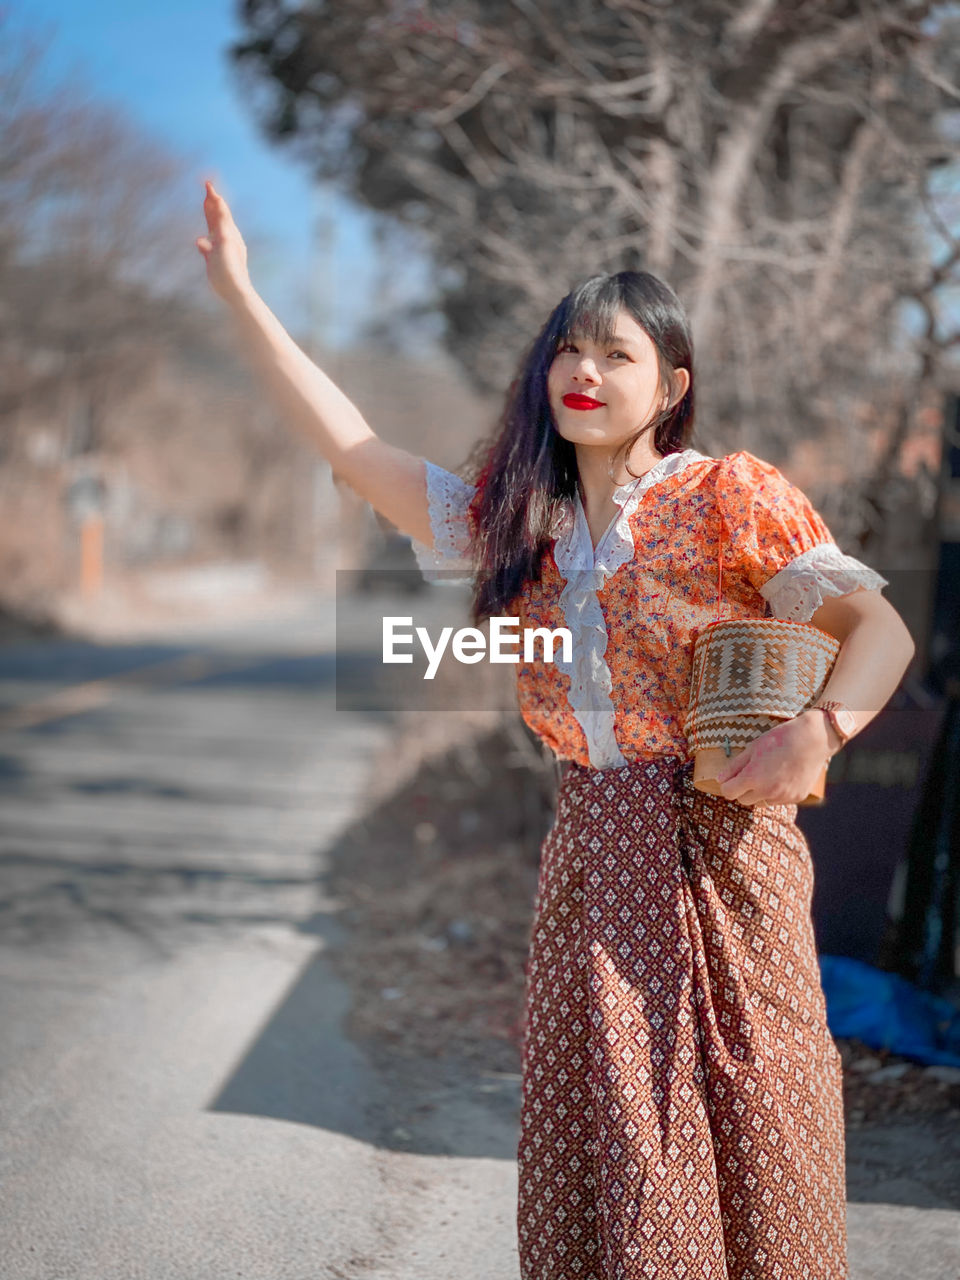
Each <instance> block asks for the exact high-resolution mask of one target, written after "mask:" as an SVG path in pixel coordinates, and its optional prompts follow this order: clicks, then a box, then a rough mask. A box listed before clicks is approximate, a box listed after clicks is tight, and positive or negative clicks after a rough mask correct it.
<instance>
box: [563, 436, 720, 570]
mask: <svg viewBox="0 0 960 1280" xmlns="http://www.w3.org/2000/svg"><path fill="white" fill-rule="evenodd" d="M710 461H714V459H711V458H710V457H708V455H707V454H703V453H699V452H698V451H697V450H696V449H683V450H682V451H681V452H680V453H668V454H667V455H666V456H665V457H663V458H660V459H659V461H657V462H655V463H654V464H653V466H652V467H651V468H650V469H649V470H648V471H645V472H644V473H643V475H642V476H640V477H639V479H637V480H631V481H630V482H629V484H621V485H617V487H616V488H615V489H614V490H613V493H612V494H611V495H610V496H611V497H612V498H613V501H614V502H615V503H616V504H617V506H618V507H619V508H620V513H619V515H617V516H615V517H614V519H613V521H612V522H611V525H610V526H608V527H607V529H606V531H605V532H604V534H603V536H602V537H601V539H600V541H599V543H598V544H597V549H596V551H594V548H593V541H592V539H591V537H590V529H589V526H588V525H587V517H586V514H585V512H584V510H583V503H582V502H581V501H580V495H579V493H578V494H577V495H576V496H575V497H574V498H572V499H567V501H566V502H565V503H564V507H563V510H562V511H561V513H560V515H559V517H558V518H557V520H556V522H555V523H554V526H553V529H552V530H551V532H552V533H553V536H554V537H555V538H556V540H557V542H556V546H555V547H554V559H555V560H556V562H557V568H558V569H559V570H560V572H561V573H562V574H563V575H564V577H566V576H567V575H566V574H565V573H564V568H565V567H566V568H568V569H571V570H573V569H576V570H578V571H583V570H587V571H591V570H592V571H593V572H594V574H595V575H596V577H597V585H596V588H595V589H596V590H600V589H602V587H603V585H604V583H605V582H606V580H607V579H608V578H610V577H612V576H613V574H615V573H616V572H617V570H618V569H619V568H621V567H622V566H623V565H625V564H626V563H627V562H628V561H630V560H632V559H633V555H634V545H633V535H632V534H631V532H630V517H631V516H632V515H633V514H634V512H635V511H636V509H637V507H638V506H639V505H640V499H641V498H642V497H643V495H644V494H645V493H646V492H647V490H648V489H650V488H652V487H653V485H655V484H657V483H659V481H661V480H666V479H667V478H668V477H670V476H675V475H678V474H679V473H680V472H681V471H686V469H687V467H689V466H691V465H692V464H693V463H695V462H710ZM561 560H562V561H563V564H562V565H561Z"/></svg>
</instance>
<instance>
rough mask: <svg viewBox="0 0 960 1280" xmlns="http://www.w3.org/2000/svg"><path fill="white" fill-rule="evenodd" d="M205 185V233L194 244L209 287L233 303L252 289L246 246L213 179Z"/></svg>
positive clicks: (226, 300)
mask: <svg viewBox="0 0 960 1280" xmlns="http://www.w3.org/2000/svg"><path fill="white" fill-rule="evenodd" d="M205 185H206V191H207V194H206V196H205V197H204V201H203V212H204V216H205V217H206V219H207V234H206V235H205V236H198V237H197V239H196V241H195V244H196V246H197V248H198V249H199V250H200V253H201V254H202V255H203V259H204V261H205V263H206V266H207V279H208V280H209V281H210V287H211V288H212V289H213V291H214V293H216V294H217V295H218V297H221V298H223V300H224V301H225V302H233V301H234V300H235V299H237V298H239V297H241V296H242V295H243V294H244V293H245V292H249V290H250V289H251V284H250V276H249V273H248V272H247V246H246V245H245V244H244V242H243V237H242V236H241V234H240V232H239V230H238V229H237V224H236V223H235V222H234V220H233V214H232V213H231V212H230V206H229V205H228V204H227V202H226V200H224V198H223V196H222V195H220V193H219V192H218V191H216V190H215V189H214V186H213V183H212V182H207V183H206V184H205Z"/></svg>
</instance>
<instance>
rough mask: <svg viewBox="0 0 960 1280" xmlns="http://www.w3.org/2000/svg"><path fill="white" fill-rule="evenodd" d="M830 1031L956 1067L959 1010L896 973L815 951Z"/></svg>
mask: <svg viewBox="0 0 960 1280" xmlns="http://www.w3.org/2000/svg"><path fill="white" fill-rule="evenodd" d="M819 960H820V975H821V979H822V985H823V994H824V995H825V996H826V1000H827V1023H828V1025H829V1027H830V1031H831V1034H832V1035H834V1036H836V1037H839V1036H846V1037H851V1038H856V1039H857V1040H862V1041H863V1043H864V1044H867V1045H869V1046H870V1048H871V1049H889V1050H890V1051H891V1053H897V1054H900V1055H901V1056H902V1057H904V1058H912V1059H913V1060H914V1061H916V1062H922V1063H926V1064H930V1065H937V1066H947V1067H960V1009H958V1008H956V1006H955V1005H953V1004H952V1003H951V1002H950V1001H949V1000H944V999H942V998H940V997H939V996H934V995H931V994H930V993H929V992H927V991H921V990H920V988H919V987H915V986H914V985H913V984H912V983H910V982H907V980H906V979H905V978H901V977H900V976H899V975H898V974H895V973H887V972H885V971H884V970H883V969H875V968H874V967H873V965H869V964H865V963H864V962H863V961H862V960H851V959H849V958H848V957H847V956H828V955H821V956H820V957H819Z"/></svg>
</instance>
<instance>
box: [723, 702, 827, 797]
mask: <svg viewBox="0 0 960 1280" xmlns="http://www.w3.org/2000/svg"><path fill="white" fill-rule="evenodd" d="M831 737H832V735H831V733H830V730H829V729H828V721H827V717H826V716H825V715H824V714H823V712H822V711H803V712H801V713H800V715H798V716H794V717H793V719H792V720H785V721H784V722H783V723H782V724H778V725H775V726H774V727H773V728H772V729H768V730H767V732H766V733H762V734H761V735H760V737H759V738H754V740H753V742H751V743H749V744H748V745H747V746H746V747H744V749H743V751H741V752H740V754H739V755H737V756H736V757H735V758H734V759H733V760H731V761H730V762H729V763H728V764H726V765H725V766H724V767H723V768H722V769H721V770H720V772H719V773H718V774H717V781H718V783H720V784H722V785H721V786H720V794H721V795H722V796H724V797H725V798H726V799H727V800H736V801H737V802H738V803H740V804H743V805H757V804H799V803H800V801H801V800H805V799H806V798H807V796H808V795H809V794H810V792H811V790H812V789H813V786H814V784H815V783H816V781H817V779H818V778H819V776H820V771H821V770H822V769H823V766H824V763H825V762H826V760H827V759H828V757H829V755H830V751H831Z"/></svg>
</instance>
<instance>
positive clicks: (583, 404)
mask: <svg viewBox="0 0 960 1280" xmlns="http://www.w3.org/2000/svg"><path fill="white" fill-rule="evenodd" d="M563 403H564V404H565V405H566V406H567V408H568V409H602V408H603V407H604V406H603V401H602V400H594V399H592V398H591V397H590V396H578V395H573V394H571V395H568V396H564V397H563Z"/></svg>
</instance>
